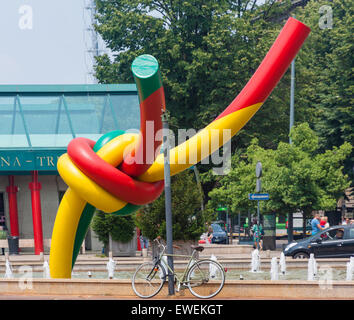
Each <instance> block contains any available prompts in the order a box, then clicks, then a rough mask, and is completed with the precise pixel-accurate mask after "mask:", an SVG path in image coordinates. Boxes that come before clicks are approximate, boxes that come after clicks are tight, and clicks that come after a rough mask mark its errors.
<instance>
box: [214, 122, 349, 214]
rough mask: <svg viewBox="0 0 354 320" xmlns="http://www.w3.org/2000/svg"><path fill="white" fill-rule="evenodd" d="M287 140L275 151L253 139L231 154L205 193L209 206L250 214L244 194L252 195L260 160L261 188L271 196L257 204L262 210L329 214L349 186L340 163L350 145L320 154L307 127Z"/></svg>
mask: <svg viewBox="0 0 354 320" xmlns="http://www.w3.org/2000/svg"><path fill="white" fill-rule="evenodd" d="M291 138H292V141H293V143H292V144H288V143H283V142H280V143H279V145H278V147H277V149H276V150H272V149H264V148H262V147H260V146H259V145H258V141H257V140H253V141H252V143H251V145H250V146H249V147H248V148H247V151H246V152H245V154H244V158H241V157H240V156H238V155H234V156H233V159H232V170H231V172H230V173H229V174H228V175H227V176H225V177H223V178H222V179H221V180H220V181H219V187H217V188H215V189H213V190H212V191H211V192H210V193H209V196H210V198H211V199H210V201H209V203H208V207H210V208H212V209H216V208H217V205H218V203H220V202H222V203H225V204H227V205H228V206H229V208H230V210H231V212H232V213H238V212H247V211H248V210H252V209H253V210H255V205H256V203H255V201H250V200H248V198H247V195H248V193H253V192H255V184H256V177H255V167H256V163H257V161H261V162H262V165H263V175H262V178H261V179H262V190H263V191H264V192H268V193H269V194H270V200H268V201H262V202H261V210H262V212H264V213H271V212H277V213H282V214H286V213H289V212H295V211H296V210H297V209H300V210H302V211H304V212H305V214H309V213H310V212H311V211H312V210H320V209H322V210H333V209H334V208H335V207H336V204H337V200H338V199H339V197H340V196H341V195H342V193H343V191H344V190H345V189H346V188H347V187H348V186H349V182H348V176H347V175H344V174H343V162H344V160H345V159H346V158H347V157H348V155H349V154H350V152H351V151H352V146H351V145H350V144H349V143H344V144H343V145H341V146H340V147H339V148H337V147H334V148H333V149H331V150H326V151H325V152H324V153H321V152H320V151H319V144H318V138H317V136H316V134H315V133H314V131H313V130H311V129H310V127H309V126H308V124H307V123H303V124H300V125H298V126H297V127H294V129H293V130H292V132H291Z"/></svg>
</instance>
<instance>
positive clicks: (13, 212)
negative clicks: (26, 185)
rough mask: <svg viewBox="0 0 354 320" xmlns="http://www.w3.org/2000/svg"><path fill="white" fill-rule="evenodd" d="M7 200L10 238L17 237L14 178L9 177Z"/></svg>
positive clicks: (16, 190) (16, 189)
mask: <svg viewBox="0 0 354 320" xmlns="http://www.w3.org/2000/svg"><path fill="white" fill-rule="evenodd" d="M6 192H7V194H8V198H9V216H10V231H11V236H13V237H19V229H18V210H17V196H16V193H17V192H18V188H17V187H16V186H15V178H14V176H9V186H8V187H7V188H6Z"/></svg>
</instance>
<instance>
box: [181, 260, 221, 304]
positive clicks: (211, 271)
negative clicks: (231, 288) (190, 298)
mask: <svg viewBox="0 0 354 320" xmlns="http://www.w3.org/2000/svg"><path fill="white" fill-rule="evenodd" d="M224 283H225V272H224V269H223V268H222V266H221V265H220V264H219V263H217V262H215V261H214V260H200V261H197V262H196V263H195V264H194V265H192V267H191V268H190V269H189V271H188V274H187V285H188V289H189V291H190V292H191V293H192V294H193V295H195V296H196V297H198V298H201V299H208V298H212V297H214V296H216V295H217V294H218V293H219V292H220V290H221V289H222V288H223V286H224Z"/></svg>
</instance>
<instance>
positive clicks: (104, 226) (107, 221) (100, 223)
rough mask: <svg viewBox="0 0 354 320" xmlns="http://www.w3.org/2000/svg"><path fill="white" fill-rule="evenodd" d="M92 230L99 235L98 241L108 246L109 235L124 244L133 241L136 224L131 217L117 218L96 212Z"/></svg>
mask: <svg viewBox="0 0 354 320" xmlns="http://www.w3.org/2000/svg"><path fill="white" fill-rule="evenodd" d="M92 229H93V231H95V233H96V234H97V236H98V239H99V240H100V241H101V242H103V244H104V245H105V246H107V245H108V243H109V235H111V237H112V240H115V241H119V242H123V243H126V242H129V241H130V240H132V239H133V236H134V230H135V224H134V220H133V217H131V216H117V215H114V214H109V213H104V212H102V211H96V213H95V215H94V217H93V220H92Z"/></svg>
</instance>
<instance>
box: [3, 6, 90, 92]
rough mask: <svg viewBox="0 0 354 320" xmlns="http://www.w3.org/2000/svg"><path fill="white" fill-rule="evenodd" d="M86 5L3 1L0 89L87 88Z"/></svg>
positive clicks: (88, 62)
mask: <svg viewBox="0 0 354 320" xmlns="http://www.w3.org/2000/svg"><path fill="white" fill-rule="evenodd" d="M84 3H85V1H84V0H1V1H0V85H1V84H85V83H90V81H89V80H88V77H87V72H88V68H90V59H88V58H87V54H85V50H86V46H85V36H86V39H87V33H86V34H85V31H84V28H85V23H84V20H85V19H84ZM86 42H87V40H86ZM87 66H88V67H87Z"/></svg>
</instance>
